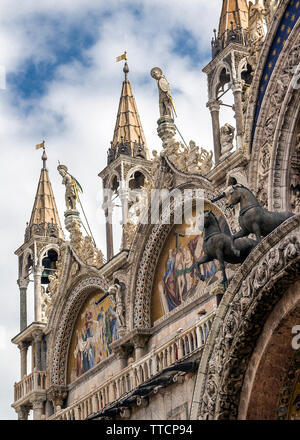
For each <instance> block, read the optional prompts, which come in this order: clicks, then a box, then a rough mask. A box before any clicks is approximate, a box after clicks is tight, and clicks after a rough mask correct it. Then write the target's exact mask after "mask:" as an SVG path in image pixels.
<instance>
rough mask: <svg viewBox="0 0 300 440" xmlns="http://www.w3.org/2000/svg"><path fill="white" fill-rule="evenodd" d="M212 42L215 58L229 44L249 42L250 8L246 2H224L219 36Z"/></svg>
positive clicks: (229, 0) (227, 0) (241, 0)
mask: <svg viewBox="0 0 300 440" xmlns="http://www.w3.org/2000/svg"><path fill="white" fill-rule="evenodd" d="M214 32H215V36H214V39H213V40H212V50H213V57H215V56H216V55H217V54H218V53H219V52H220V51H221V50H222V49H224V48H225V47H226V46H227V45H228V44H229V43H232V42H235V43H241V44H243V45H246V44H247V42H248V6H247V1H246V0H223V4H222V10H221V16H220V21H219V29H218V34H217V35H216V30H215V31H214Z"/></svg>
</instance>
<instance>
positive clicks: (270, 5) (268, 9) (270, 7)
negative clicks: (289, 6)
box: [263, 0, 278, 28]
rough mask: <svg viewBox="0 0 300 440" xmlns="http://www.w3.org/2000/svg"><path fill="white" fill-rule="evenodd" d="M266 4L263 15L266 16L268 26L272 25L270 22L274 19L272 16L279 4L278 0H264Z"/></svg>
mask: <svg viewBox="0 0 300 440" xmlns="http://www.w3.org/2000/svg"><path fill="white" fill-rule="evenodd" d="M263 4H264V11H263V15H264V16H265V20H266V24H267V27H268V28H269V27H270V23H271V21H272V17H273V15H274V12H275V10H276V8H277V6H278V1H277V0H263Z"/></svg>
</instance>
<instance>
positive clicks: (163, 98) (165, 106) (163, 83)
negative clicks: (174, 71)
mask: <svg viewBox="0 0 300 440" xmlns="http://www.w3.org/2000/svg"><path fill="white" fill-rule="evenodd" d="M150 74H151V76H152V78H154V79H155V80H156V82H157V87H158V92H159V111H160V117H161V118H162V117H164V116H169V117H171V118H172V117H173V112H174V107H173V103H172V97H171V90H170V85H169V83H168V80H167V79H166V77H165V76H164V75H163V73H162V70H161V69H160V68H159V67H153V69H152V70H151V72H150Z"/></svg>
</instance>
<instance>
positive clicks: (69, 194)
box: [57, 164, 77, 210]
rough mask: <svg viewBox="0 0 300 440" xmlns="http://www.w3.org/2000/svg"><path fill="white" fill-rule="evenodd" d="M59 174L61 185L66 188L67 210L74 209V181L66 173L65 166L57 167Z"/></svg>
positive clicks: (75, 197)
mask: <svg viewBox="0 0 300 440" xmlns="http://www.w3.org/2000/svg"><path fill="white" fill-rule="evenodd" d="M57 169H58V172H59V174H60V175H61V176H62V178H63V180H62V183H63V185H65V186H66V193H65V201H66V207H67V209H71V210H75V209H76V199H77V196H76V189H75V186H74V179H73V177H72V176H71V174H69V173H68V168H67V167H66V166H65V165H60V164H59V165H58V167H57Z"/></svg>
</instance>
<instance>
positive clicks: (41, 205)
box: [25, 149, 64, 241]
mask: <svg viewBox="0 0 300 440" xmlns="http://www.w3.org/2000/svg"><path fill="white" fill-rule="evenodd" d="M42 161H43V168H42V169H41V175H40V180H39V183H38V188H37V192H36V196H35V200H34V204H33V208H32V212H31V217H30V222H29V224H28V226H27V228H26V233H25V241H27V240H28V239H29V238H30V237H31V236H32V235H42V236H46V237H57V238H62V239H63V238H64V235H63V231H62V227H61V223H60V220H59V216H58V211H57V207H56V203H55V198H54V194H53V190H52V186H51V182H50V179H49V175H48V170H47V168H46V161H47V155H46V152H45V149H43V154H42Z"/></svg>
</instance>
